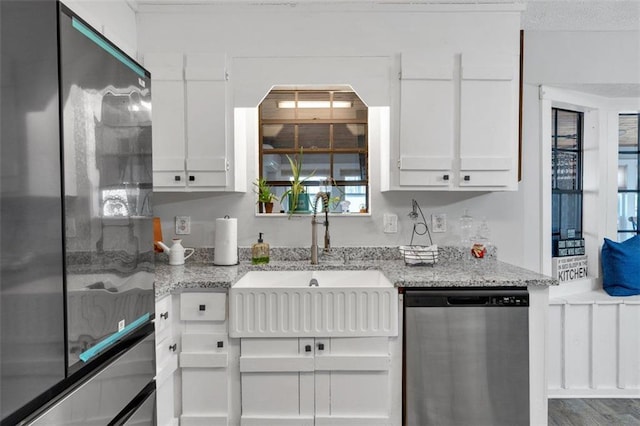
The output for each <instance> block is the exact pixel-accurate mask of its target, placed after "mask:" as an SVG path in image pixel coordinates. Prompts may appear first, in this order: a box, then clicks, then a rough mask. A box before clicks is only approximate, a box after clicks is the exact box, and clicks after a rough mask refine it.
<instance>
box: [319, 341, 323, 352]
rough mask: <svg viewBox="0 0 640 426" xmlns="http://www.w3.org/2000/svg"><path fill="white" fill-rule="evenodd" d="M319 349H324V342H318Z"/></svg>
mask: <svg viewBox="0 0 640 426" xmlns="http://www.w3.org/2000/svg"><path fill="white" fill-rule="evenodd" d="M318 350H319V351H324V343H318Z"/></svg>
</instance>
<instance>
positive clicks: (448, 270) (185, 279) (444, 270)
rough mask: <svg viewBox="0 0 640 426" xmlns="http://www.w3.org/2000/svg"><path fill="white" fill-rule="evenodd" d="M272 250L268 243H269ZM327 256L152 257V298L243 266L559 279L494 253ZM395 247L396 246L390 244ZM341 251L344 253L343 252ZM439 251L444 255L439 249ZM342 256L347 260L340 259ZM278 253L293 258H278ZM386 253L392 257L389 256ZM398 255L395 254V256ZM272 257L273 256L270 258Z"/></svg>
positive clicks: (413, 277) (455, 278) (487, 282)
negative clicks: (231, 260) (412, 262)
mask: <svg viewBox="0 0 640 426" xmlns="http://www.w3.org/2000/svg"><path fill="white" fill-rule="evenodd" d="M272 250H273V249H272ZM345 250H346V249H343V251H340V252H337V253H335V252H334V254H333V255H332V256H326V257H324V258H321V259H320V261H319V264H318V265H311V264H310V262H309V260H308V259H303V258H299V257H304V256H305V255H308V249H303V250H302V251H300V252H296V253H291V252H289V253H286V254H284V253H282V254H280V255H278V254H276V255H275V256H274V253H273V251H272V255H271V258H272V260H271V262H270V263H268V264H265V265H252V264H251V262H250V260H248V259H246V255H244V256H243V255H240V257H239V258H240V263H239V264H238V265H234V266H215V265H213V262H209V261H207V255H204V256H203V255H201V256H195V260H194V261H192V262H190V260H191V259H188V260H187V262H186V263H185V265H182V266H169V265H168V264H167V262H166V261H163V259H159V260H158V261H157V262H156V273H155V275H156V277H155V278H156V281H155V289H156V298H160V297H162V296H164V295H166V294H168V293H170V292H176V291H182V290H185V289H215V288H218V289H226V288H229V287H231V286H232V285H233V284H234V283H235V282H236V281H237V280H238V279H240V278H241V277H242V276H243V275H244V274H245V273H246V272H248V271H256V270H271V271H286V270H301V269H304V270H365V269H376V270H380V271H382V272H383V273H384V274H385V276H386V277H387V278H388V279H389V281H391V282H392V283H393V284H394V285H395V286H396V287H498V286H505V287H526V286H550V285H558V281H557V280H556V279H554V278H551V277H548V276H546V275H541V274H538V273H536V272H533V271H530V270H527V269H524V268H520V267H518V266H514V265H511V264H508V263H505V262H501V261H498V260H496V259H495V256H491V257H489V258H487V259H477V260H475V259H474V260H471V259H466V260H463V259H461V258H459V256H457V254H456V253H455V251H454V252H452V253H446V252H445V253H443V251H442V250H443V249H441V251H440V253H441V254H440V260H439V262H438V263H436V264H435V265H432V266H431V265H428V266H407V265H405V263H404V260H403V259H397V258H396V259H394V258H392V257H394V256H393V255H392V256H389V255H388V254H389V253H395V252H393V251H392V250H389V251H388V252H385V254H384V255H379V252H377V253H378V255H376V254H372V253H370V252H369V253H367V252H366V250H364V251H363V250H357V249H353V248H350V249H348V251H345ZM395 250H396V251H397V248H396V249H395ZM345 253H346V254H345ZM443 254H444V255H443ZM345 256H347V258H348V260H347V261H346V263H345V260H344V259H345ZM282 257H286V258H287V259H294V260H281V259H282ZM390 257H391V258H390ZM395 257H398V256H395ZM274 258H275V259H274Z"/></svg>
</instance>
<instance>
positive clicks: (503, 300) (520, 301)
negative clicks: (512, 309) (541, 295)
mask: <svg viewBox="0 0 640 426" xmlns="http://www.w3.org/2000/svg"><path fill="white" fill-rule="evenodd" d="M489 304H490V305H494V306H495V305H498V306H529V296H491V298H490V302H489Z"/></svg>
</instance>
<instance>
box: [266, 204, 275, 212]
mask: <svg viewBox="0 0 640 426" xmlns="http://www.w3.org/2000/svg"><path fill="white" fill-rule="evenodd" d="M264 211H265V213H271V212H273V203H264Z"/></svg>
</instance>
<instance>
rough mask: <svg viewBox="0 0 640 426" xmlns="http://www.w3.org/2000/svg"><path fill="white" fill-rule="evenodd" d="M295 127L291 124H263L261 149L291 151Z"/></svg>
mask: <svg viewBox="0 0 640 426" xmlns="http://www.w3.org/2000/svg"><path fill="white" fill-rule="evenodd" d="M294 144H295V126H294V125H293V124H263V125H262V147H263V149H270V148H276V149H282V148H284V149H293V148H295V145H294Z"/></svg>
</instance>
